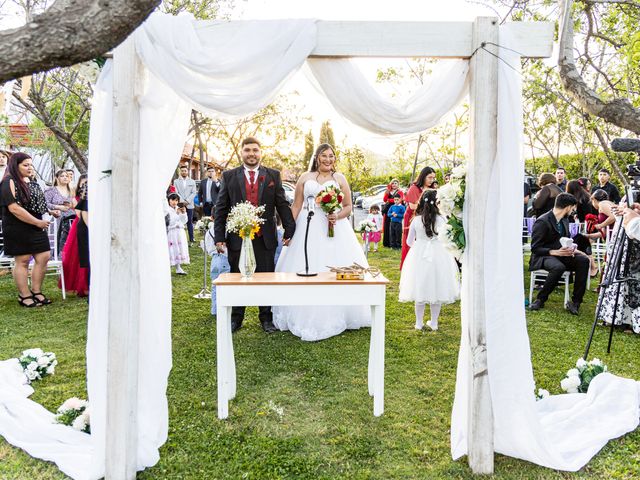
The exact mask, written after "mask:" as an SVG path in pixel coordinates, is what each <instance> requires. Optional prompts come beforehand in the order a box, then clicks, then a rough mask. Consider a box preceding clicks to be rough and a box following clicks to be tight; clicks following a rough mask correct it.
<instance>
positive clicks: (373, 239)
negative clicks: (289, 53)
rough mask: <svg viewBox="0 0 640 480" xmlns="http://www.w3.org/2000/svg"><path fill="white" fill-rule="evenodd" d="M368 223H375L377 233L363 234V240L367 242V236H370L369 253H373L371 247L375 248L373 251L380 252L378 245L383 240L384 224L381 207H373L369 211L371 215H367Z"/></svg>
mask: <svg viewBox="0 0 640 480" xmlns="http://www.w3.org/2000/svg"><path fill="white" fill-rule="evenodd" d="M367 221H369V222H372V223H375V225H376V227H378V231H377V232H364V233H363V234H362V239H363V240H366V239H367V238H366V237H367V235H368V236H369V251H371V247H372V246H373V251H374V252H377V251H378V243H380V240H381V239H382V222H383V218H382V215H381V214H380V207H379V206H378V205H372V206H371V208H370V209H369V215H367Z"/></svg>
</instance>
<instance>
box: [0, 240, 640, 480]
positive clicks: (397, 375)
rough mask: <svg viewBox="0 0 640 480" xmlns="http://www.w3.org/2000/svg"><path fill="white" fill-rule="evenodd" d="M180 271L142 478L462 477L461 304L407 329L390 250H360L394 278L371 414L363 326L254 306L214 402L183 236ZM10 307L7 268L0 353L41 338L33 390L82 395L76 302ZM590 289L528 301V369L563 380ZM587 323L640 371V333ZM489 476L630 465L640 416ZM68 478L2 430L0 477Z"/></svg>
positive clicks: (206, 322)
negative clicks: (163, 408) (302, 323)
mask: <svg viewBox="0 0 640 480" xmlns="http://www.w3.org/2000/svg"><path fill="white" fill-rule="evenodd" d="M192 258H193V264H192V265H191V266H190V267H189V268H188V271H189V276H188V277H186V278H182V277H175V275H174V278H173V282H174V294H173V297H174V298H173V362H174V366H173V370H172V373H171V377H170V379H169V391H168V397H169V408H170V427H169V440H168V442H167V443H166V444H165V445H164V447H162V449H161V452H160V455H161V458H160V462H159V463H158V465H156V466H155V467H153V468H150V469H148V470H146V471H144V472H142V473H140V474H139V475H138V478H139V479H227V478H229V479H236V478H237V479H241V478H247V479H267V478H268V479H275V478H288V479H314V480H317V479H333V478H352V479H369V478H370V479H405V478H423V479H432V478H471V477H472V475H471V472H470V470H469V468H468V466H467V462H466V459H462V460H460V461H456V462H454V461H452V460H451V456H450V453H449V426H450V416H451V406H452V402H453V393H454V384H455V372H456V362H457V353H458V344H459V339H460V321H459V315H460V310H459V305H458V304H455V305H449V306H445V307H444V308H443V312H442V316H441V321H440V325H441V326H440V330H439V331H438V332H437V333H432V332H423V333H420V332H417V331H415V330H414V329H413V323H414V319H413V304H402V303H398V301H397V296H398V280H399V271H398V264H399V253H398V252H392V251H388V250H386V251H383V252H379V253H376V254H372V256H371V258H370V260H371V263H372V264H374V265H378V266H379V267H381V268H382V270H383V272H384V274H385V275H386V276H387V277H388V278H389V279H390V280H391V285H390V286H389V289H388V293H387V312H386V318H387V340H386V389H385V413H384V415H383V416H382V417H380V418H375V417H374V416H373V414H372V408H373V402H372V399H371V398H370V397H369V395H368V394H367V355H368V351H369V333H370V332H369V330H368V329H363V330H359V331H350V332H346V333H344V334H342V335H340V336H338V337H334V338H331V339H328V340H324V341H322V342H317V343H307V342H302V341H300V340H299V339H298V338H296V337H294V336H292V335H290V334H289V333H281V332H278V333H275V334H272V335H268V336H267V335H265V334H264V333H263V332H262V330H261V329H260V326H259V322H258V319H257V309H256V308H250V309H248V311H247V318H246V319H245V324H244V327H243V328H242V329H241V330H240V331H239V332H238V333H236V334H235V335H234V345H235V352H236V362H237V376H238V393H237V397H236V399H235V400H233V401H232V402H231V403H230V417H229V419H228V420H226V421H219V420H218V419H217V416H216V412H217V410H216V368H215V325H214V322H213V317H212V316H211V315H210V314H209V309H210V304H209V302H208V301H206V300H195V299H193V298H192V297H191V296H192V295H193V294H195V293H197V292H198V291H199V290H200V287H201V282H202V273H201V269H202V266H201V265H202V257H201V254H199V253H198V252H197V251H196V249H195V248H194V249H192ZM54 285H55V283H54V281H53V280H52V279H50V280H47V285H46V288H45V292H47V293H53V295H52V296H53V298H54V300H55V303H54V304H53V305H51V306H49V307H43V308H37V309H31V310H29V309H25V308H20V307H19V306H18V304H17V302H16V300H15V297H16V292H15V288H14V286H13V284H12V281H11V278H10V277H9V276H2V277H0V359H7V358H11V357H16V356H19V354H20V352H21V351H22V350H24V349H26V348H32V347H41V348H43V349H44V350H47V351H53V352H55V353H56V355H57V356H58V360H59V362H60V363H59V366H58V367H57V370H56V375H55V376H53V377H49V378H46V379H44V380H43V381H40V382H36V383H35V385H34V386H35V389H36V391H35V393H34V395H33V396H32V399H33V400H35V401H36V402H40V403H42V404H43V405H44V406H45V407H47V408H48V409H49V410H55V409H56V408H57V407H58V406H59V405H60V404H61V403H62V402H63V401H64V400H65V399H66V398H68V397H71V396H81V397H85V396H86V392H85V388H86V387H85V360H84V349H85V341H86V313H87V302H86V300H85V299H78V298H75V297H73V296H71V297H69V298H68V299H67V300H66V301H64V302H63V301H62V300H61V297H60V294H59V292H57V290H56V289H55V286H54ZM54 292H55V293H54ZM595 300H596V297H595V294H594V293H591V292H589V293H587V297H586V302H585V304H583V307H582V313H581V315H580V316H579V317H574V316H571V315H569V314H568V313H565V311H564V310H562V308H561V302H562V295H561V291H560V290H557V292H556V293H554V295H553V296H552V297H551V300H550V301H549V302H548V303H547V304H546V308H545V309H544V310H542V311H540V312H535V313H528V314H527V315H528V325H529V335H530V337H531V343H532V352H533V365H534V370H535V377H536V383H537V385H538V386H539V387H543V388H547V389H548V390H550V391H551V393H560V386H559V383H560V380H561V378H562V377H563V373H564V372H565V371H566V370H567V369H568V368H570V367H571V366H573V364H574V362H575V360H576V359H577V358H578V357H579V356H580V355H581V354H582V351H583V349H584V345H585V342H586V340H587V337H588V334H589V329H590V327H591V323H592V314H593V311H594V308H595ZM607 334H608V330H605V329H603V328H601V327H599V328H598V330H597V334H596V337H595V340H594V344H593V347H592V356H598V357H600V358H603V359H604V360H605V362H606V363H607V364H608V366H609V369H610V370H611V371H612V372H613V373H616V374H618V375H621V376H625V377H630V378H637V379H639V378H640V362H639V355H638V353H639V352H640V349H639V346H640V343H639V342H640V337H637V336H634V335H629V334H623V333H619V332H616V335H615V337H614V343H613V353H612V354H611V355H610V356H607V355H606V353H605V350H606V335H607ZM495 471H496V474H495V478H501V479H502V478H504V479H521V478H526V479H542V478H544V479H547V478H549V479H554V478H575V479H578V478H597V479H601V478H638V477H640V430H639V431H636V432H634V433H631V434H629V435H627V436H625V437H624V438H622V439H618V440H614V441H611V442H610V443H609V444H608V445H607V446H606V447H605V448H604V449H603V450H602V451H601V452H600V453H599V454H598V455H597V456H596V457H595V458H594V459H593V460H592V461H591V463H590V464H589V465H587V467H585V468H584V469H583V470H581V471H580V472H577V473H563V472H556V471H553V470H548V469H546V468H542V467H538V466H535V465H532V464H530V463H527V462H524V461H520V460H516V459H511V458H508V457H503V456H500V455H498V456H496V462H495ZM62 478H65V476H64V475H62V474H61V473H60V472H59V471H58V470H57V469H56V467H55V466H53V465H52V464H49V463H45V462H43V461H40V460H35V459H32V458H30V457H29V456H28V455H26V454H25V453H24V452H22V451H21V450H19V449H17V448H13V447H11V446H10V445H8V444H7V443H6V442H5V441H4V440H2V439H0V479H3V480H5V479H6V480H9V479H10V480H23V479H24V480H26V479H37V480H48V479H62Z"/></svg>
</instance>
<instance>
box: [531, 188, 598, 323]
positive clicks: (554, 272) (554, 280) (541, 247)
mask: <svg viewBox="0 0 640 480" xmlns="http://www.w3.org/2000/svg"><path fill="white" fill-rule="evenodd" d="M577 204H578V201H577V200H576V198H575V197H574V196H573V195H571V194H569V193H561V194H559V195H558V196H557V197H556V200H555V205H554V207H553V210H551V211H549V212H547V213H545V214H544V215H541V216H540V217H539V218H538V219H537V220H536V222H535V223H534V224H533V232H532V234H531V259H530V261H529V270H531V271H534V270H540V269H543V270H547V271H548V272H549V274H548V275H547V278H546V280H545V282H544V285H543V286H542V290H540V292H539V293H538V297H537V299H536V301H535V302H533V303H532V304H531V305H529V310H540V309H541V308H543V307H544V304H545V302H546V301H547V299H548V298H549V295H550V294H551V292H552V291H553V289H554V288H556V286H557V285H558V282H559V281H560V278H561V277H562V275H563V274H564V272H566V271H571V272H574V273H575V282H574V286H573V296H572V298H571V301H570V302H568V303H567V305H566V309H567V310H568V311H569V313H571V314H572V315H578V310H579V308H580V304H581V303H582V298H583V297H584V293H585V291H586V289H587V276H588V275H589V264H590V262H589V257H587V255H586V254H584V253H583V252H581V251H580V250H577V249H576V248H574V247H575V245H573V246H569V247H563V246H562V245H561V243H560V239H561V238H563V237H564V238H567V237H569V236H570V235H569V220H568V217H569V215H570V214H571V213H572V211H573V210H575V208H576V206H577Z"/></svg>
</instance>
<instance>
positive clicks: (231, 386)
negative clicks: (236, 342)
mask: <svg viewBox="0 0 640 480" xmlns="http://www.w3.org/2000/svg"><path fill="white" fill-rule="evenodd" d="M225 308H226V309H227V318H228V319H229V321H228V322H226V324H225V325H226V326H227V336H226V338H227V357H228V361H227V368H228V380H229V383H228V384H227V393H228V398H229V400H231V399H233V398H236V356H235V353H234V351H233V333H232V332H231V307H225Z"/></svg>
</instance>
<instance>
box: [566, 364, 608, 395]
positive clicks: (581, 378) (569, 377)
mask: <svg viewBox="0 0 640 480" xmlns="http://www.w3.org/2000/svg"><path fill="white" fill-rule="evenodd" d="M606 371H607V366H606V365H605V364H603V363H602V360H600V359H599V358H594V359H593V360H591V361H590V362H587V361H585V360H584V359H583V358H579V359H578V361H577V362H576V368H572V369H571V370H569V371H568V372H567V374H566V376H565V378H564V379H563V380H562V381H561V382H560V387H561V388H562V390H564V391H565V392H567V393H586V392H587V390H588V389H589V384H590V383H591V380H593V378H594V377H595V376H596V375H599V374H601V373H603V372H606Z"/></svg>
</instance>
